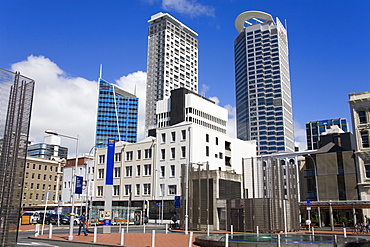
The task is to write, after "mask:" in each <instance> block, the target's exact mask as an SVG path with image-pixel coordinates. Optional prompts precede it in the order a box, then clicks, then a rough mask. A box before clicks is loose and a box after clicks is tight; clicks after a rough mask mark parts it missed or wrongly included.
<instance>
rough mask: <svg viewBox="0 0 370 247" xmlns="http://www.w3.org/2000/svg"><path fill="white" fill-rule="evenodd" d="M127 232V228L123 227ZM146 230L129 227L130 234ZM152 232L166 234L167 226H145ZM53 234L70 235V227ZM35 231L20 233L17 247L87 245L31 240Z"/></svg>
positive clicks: (113, 230) (57, 228)
mask: <svg viewBox="0 0 370 247" xmlns="http://www.w3.org/2000/svg"><path fill="white" fill-rule="evenodd" d="M122 227H124V228H125V230H126V226H122ZM90 230H91V231H92V232H91V233H89V234H93V231H94V229H93V228H90ZM143 230H144V228H143V226H129V230H128V232H129V233H130V232H133V233H140V232H143ZM152 230H155V231H156V233H164V232H165V231H166V230H165V226H161V225H158V226H152V225H151V226H145V232H147V233H150V232H152ZM73 232H74V234H77V233H78V227H77V226H76V227H74V230H73ZM111 232H112V233H118V232H119V227H118V226H112V230H111ZM53 233H55V234H66V235H68V233H69V228H68V226H61V227H55V226H54V227H53ZM98 233H103V227H102V226H98ZM34 234H35V232H34V231H22V232H19V233H18V241H17V247H27V246H36V247H73V246H86V244H77V243H70V242H59V241H58V242H57V241H49V240H41V241H38V240H37V239H29V238H28V237H29V236H34ZM44 234H49V231H48V230H47V229H46V230H44Z"/></svg>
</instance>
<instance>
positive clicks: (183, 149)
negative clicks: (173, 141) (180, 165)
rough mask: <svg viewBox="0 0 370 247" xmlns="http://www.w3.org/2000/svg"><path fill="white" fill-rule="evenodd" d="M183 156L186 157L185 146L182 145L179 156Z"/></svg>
mask: <svg viewBox="0 0 370 247" xmlns="http://www.w3.org/2000/svg"><path fill="white" fill-rule="evenodd" d="M185 157H186V147H185V146H182V147H181V158H185Z"/></svg>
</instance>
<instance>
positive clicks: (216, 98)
mask: <svg viewBox="0 0 370 247" xmlns="http://www.w3.org/2000/svg"><path fill="white" fill-rule="evenodd" d="M209 99H210V100H212V101H213V102H215V104H216V105H218V104H219V103H220V100H219V99H218V97H216V96H213V97H209Z"/></svg>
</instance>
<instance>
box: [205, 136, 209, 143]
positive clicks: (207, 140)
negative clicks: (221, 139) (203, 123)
mask: <svg viewBox="0 0 370 247" xmlns="http://www.w3.org/2000/svg"><path fill="white" fill-rule="evenodd" d="M206 142H209V135H208V134H206Z"/></svg>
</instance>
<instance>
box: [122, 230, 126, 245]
mask: <svg viewBox="0 0 370 247" xmlns="http://www.w3.org/2000/svg"><path fill="white" fill-rule="evenodd" d="M124 244H125V229H122V230H121V245H124Z"/></svg>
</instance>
